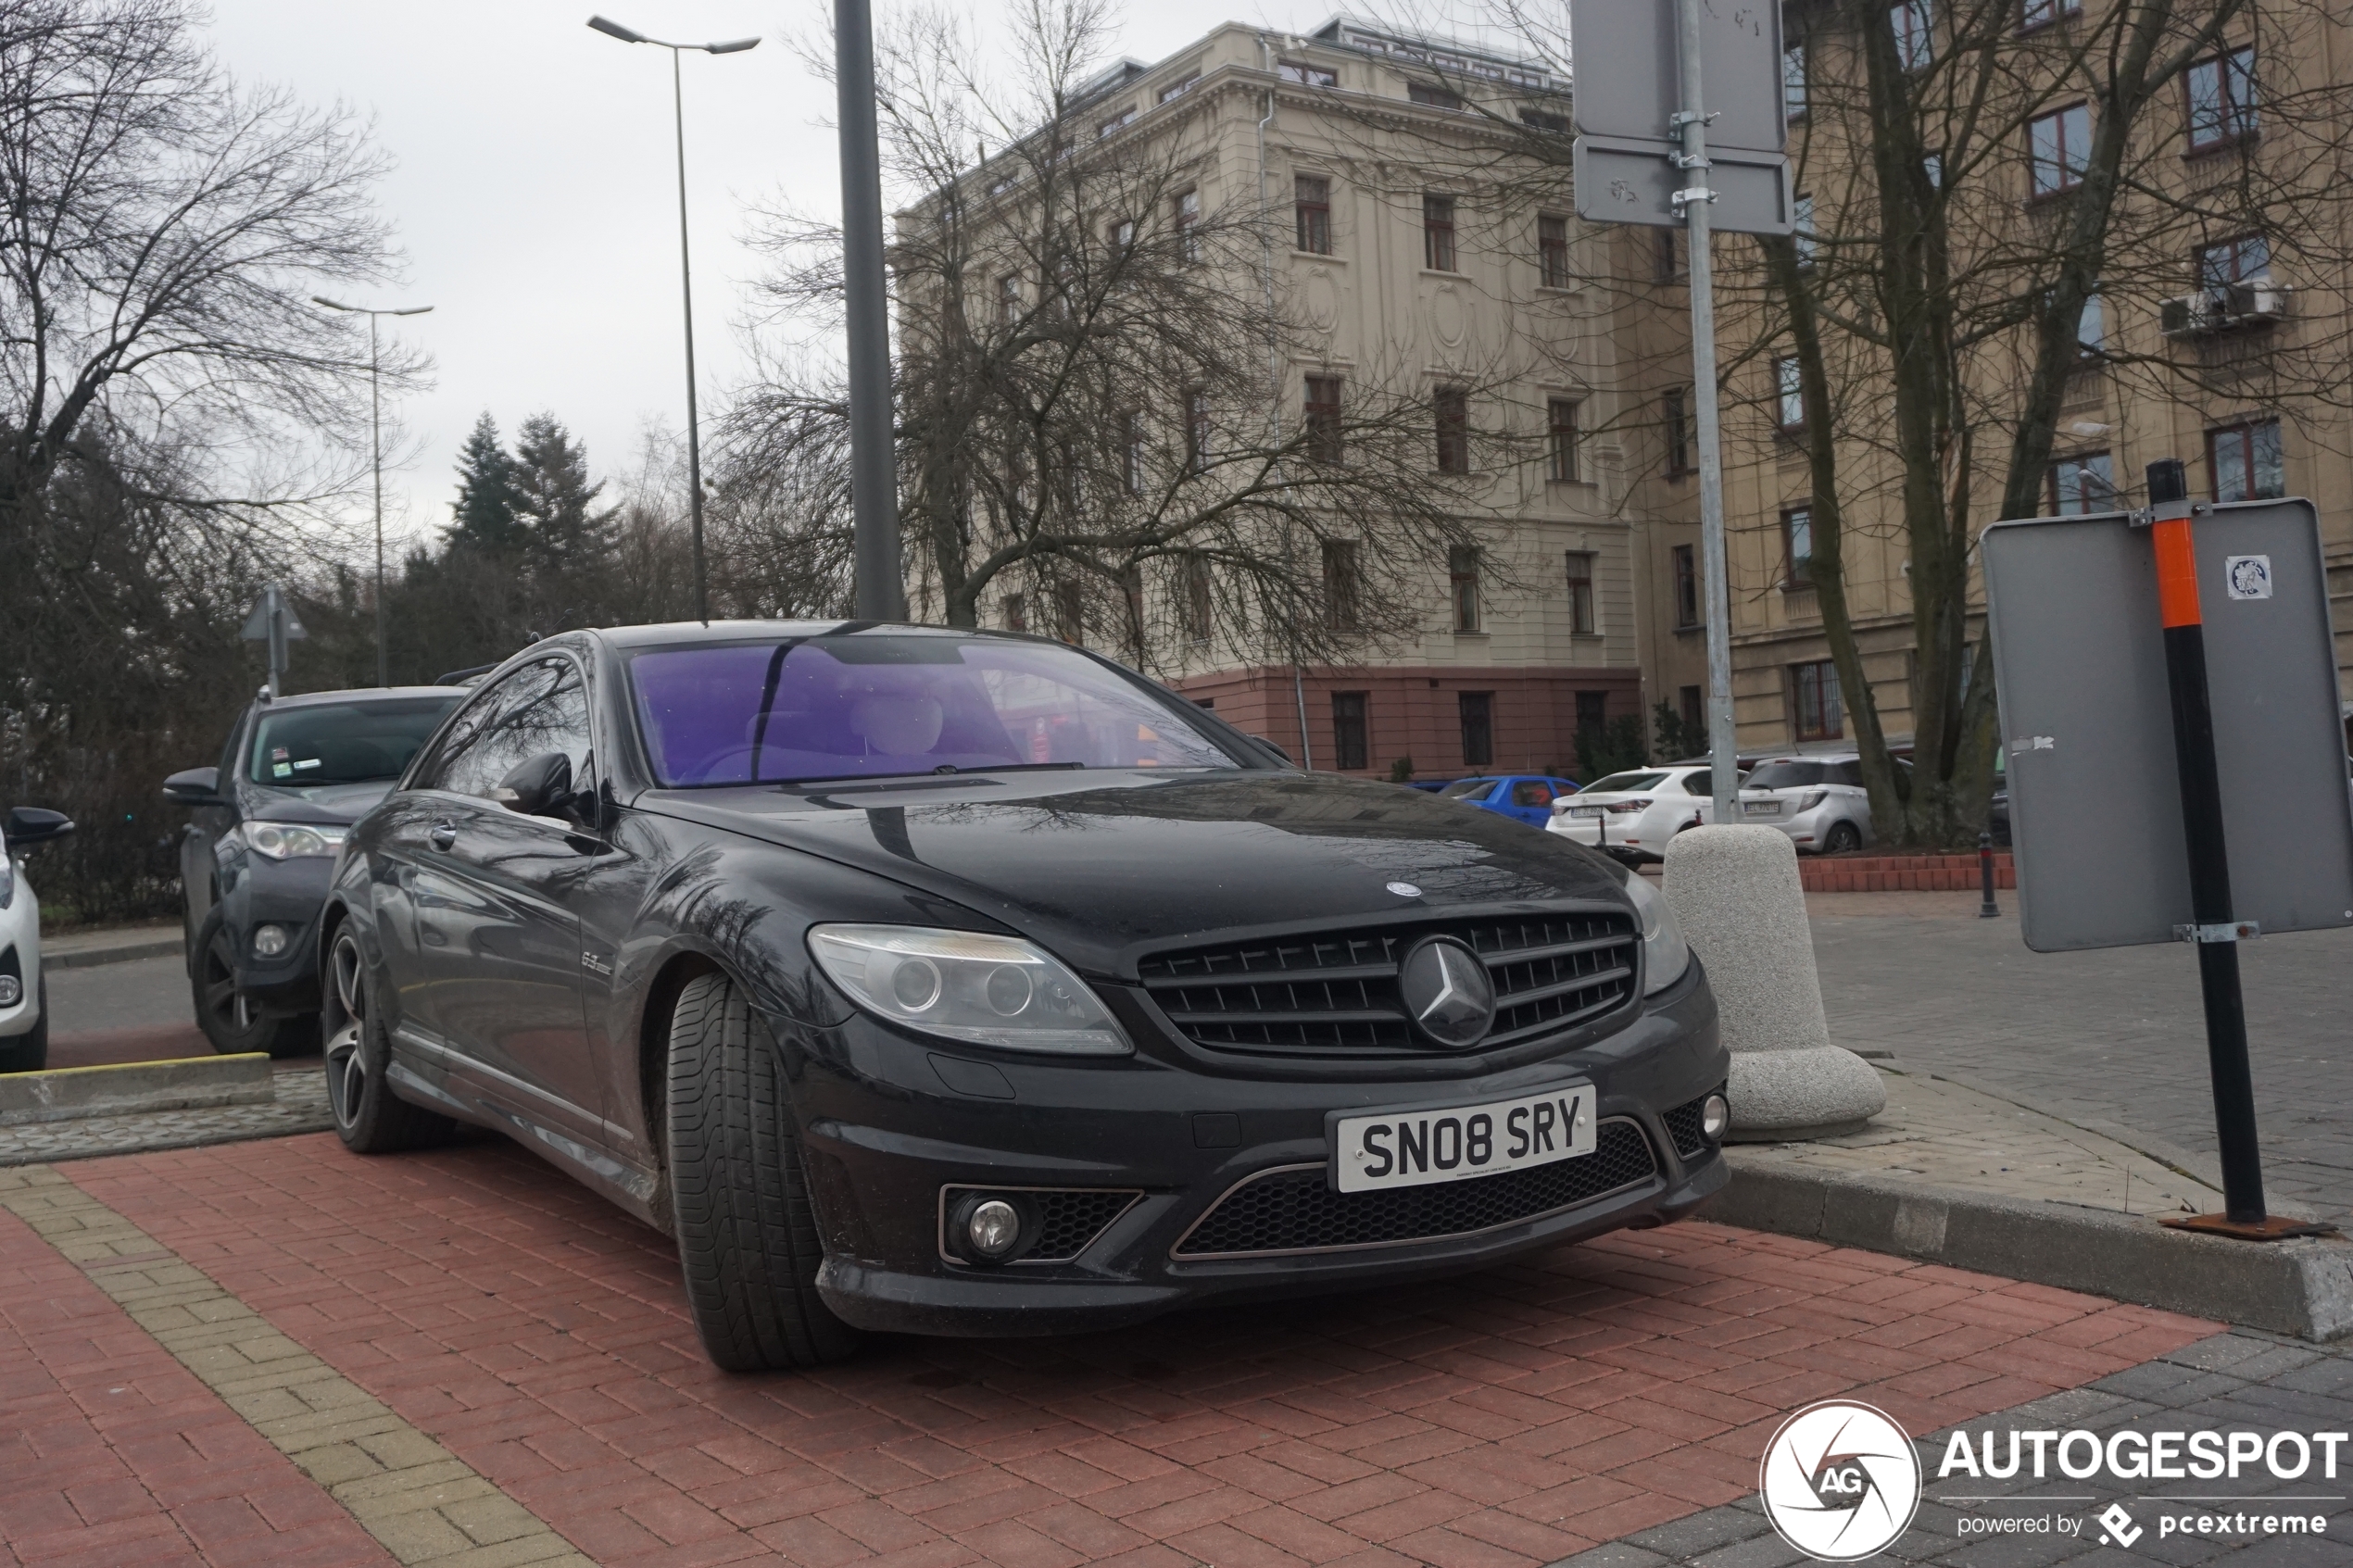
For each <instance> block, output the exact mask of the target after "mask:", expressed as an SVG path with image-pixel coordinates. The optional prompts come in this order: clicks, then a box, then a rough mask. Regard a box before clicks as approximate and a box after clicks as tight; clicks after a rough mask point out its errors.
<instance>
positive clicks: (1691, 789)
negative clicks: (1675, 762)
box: [1683, 772, 1716, 796]
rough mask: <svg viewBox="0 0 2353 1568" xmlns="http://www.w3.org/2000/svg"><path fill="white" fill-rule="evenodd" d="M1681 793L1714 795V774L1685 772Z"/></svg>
mask: <svg viewBox="0 0 2353 1568" xmlns="http://www.w3.org/2000/svg"><path fill="white" fill-rule="evenodd" d="M1683 793H1684V794H1685V795H1706V796H1712V795H1714V794H1715V793H1716V775H1715V774H1714V773H1710V772H1697V773H1685V774H1684V775H1683Z"/></svg>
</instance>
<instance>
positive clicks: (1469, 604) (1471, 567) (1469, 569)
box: [1446, 545, 1478, 632]
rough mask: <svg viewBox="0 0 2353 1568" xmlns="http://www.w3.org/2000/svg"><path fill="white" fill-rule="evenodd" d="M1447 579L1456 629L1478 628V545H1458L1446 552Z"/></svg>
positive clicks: (1466, 630)
mask: <svg viewBox="0 0 2353 1568" xmlns="http://www.w3.org/2000/svg"><path fill="white" fill-rule="evenodd" d="M1446 581H1447V586H1448V589H1449V591H1450V593H1451V594H1452V596H1453V604H1454V630H1455V631H1457V632H1476V631H1478V546H1476V545H1457V546H1454V547H1453V549H1451V550H1449V551H1447V552H1446Z"/></svg>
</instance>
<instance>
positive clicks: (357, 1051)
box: [325, 931, 368, 1127]
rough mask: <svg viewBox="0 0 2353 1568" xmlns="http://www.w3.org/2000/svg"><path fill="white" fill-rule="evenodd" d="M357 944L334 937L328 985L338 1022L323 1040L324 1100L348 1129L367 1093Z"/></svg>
mask: <svg viewBox="0 0 2353 1568" xmlns="http://www.w3.org/2000/svg"><path fill="white" fill-rule="evenodd" d="M359 965H360V958H359V943H358V942H357V941H356V940H354V939H353V937H352V935H351V934H350V933H349V932H348V931H346V932H343V933H341V934H340V935H337V936H336V938H335V947H334V952H333V954H332V955H331V956H330V957H329V960H328V968H329V970H330V971H331V974H330V977H329V979H330V984H331V985H333V999H334V1004H335V1007H336V1010H338V1011H339V1012H340V1013H341V1015H342V1022H341V1024H340V1026H339V1027H337V1028H336V1029H335V1030H334V1031H333V1033H332V1034H331V1035H328V1037H327V1045H326V1051H325V1055H326V1066H327V1101H328V1104H329V1105H330V1106H332V1107H333V1110H334V1113H335V1122H336V1124H337V1125H339V1126H344V1127H348V1126H350V1125H351V1124H352V1123H353V1122H354V1121H355V1120H356V1119H357V1118H358V1117H359V1108H360V1106H361V1104H362V1103H363V1102H364V1101H365V1100H366V1098H367V1091H368V1053H367V1050H366V1048H365V1041H364V1036H365V1035H366V1032H367V1027H368V988H367V983H366V981H365V980H364V979H363V978H362V977H361V975H360V972H359Z"/></svg>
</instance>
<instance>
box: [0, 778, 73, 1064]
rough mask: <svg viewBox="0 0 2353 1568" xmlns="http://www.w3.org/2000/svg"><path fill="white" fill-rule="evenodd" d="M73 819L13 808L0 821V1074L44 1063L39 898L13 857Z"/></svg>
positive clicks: (69, 827)
mask: <svg viewBox="0 0 2353 1568" xmlns="http://www.w3.org/2000/svg"><path fill="white" fill-rule="evenodd" d="M72 831H73V823H72V822H69V821H68V820H67V819H66V818H65V816H64V815H63V814H62V813H60V812H57V811H44V810H42V809H40V808H38V807H34V806H19V807H18V808H17V809H14V810H13V811H10V812H9V813H8V815H7V819H6V822H0V839H5V840H6V848H5V850H0V1073H38V1072H39V1071H41V1069H43V1068H44V1067H46V1066H47V1065H48V1064H49V995H48V992H47V990H46V989H45V988H44V986H43V985H42V984H41V900H40V899H39V898H37V897H33V892H32V887H31V884H29V883H27V882H26V881H25V876H24V866H23V864H22V862H21V861H19V859H18V858H17V857H18V856H19V854H20V853H21V852H23V851H24V850H26V849H29V848H31V847H32V846H33V845H36V844H46V843H48V842H49V841H50V840H52V839H57V838H63V837H64V836H65V835H66V834H69V833H71V832H72Z"/></svg>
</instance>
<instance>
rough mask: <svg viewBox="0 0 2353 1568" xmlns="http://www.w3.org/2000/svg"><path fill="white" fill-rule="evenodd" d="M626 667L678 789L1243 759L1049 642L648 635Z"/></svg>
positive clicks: (657, 752)
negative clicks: (671, 644)
mask: <svg viewBox="0 0 2353 1568" xmlns="http://www.w3.org/2000/svg"><path fill="white" fill-rule="evenodd" d="M629 671H630V677H631V683H632V684H633V685H634V686H635V693H636V703H637V722H638V726H639V728H640V729H641V730H642V731H643V732H644V734H645V738H646V751H647V753H648V756H649V757H650V759H652V762H653V767H654V773H655V776H656V777H658V778H659V779H661V782H662V784H664V785H665V786H666V787H669V788H673V789H674V788H682V787H687V786H692V785H698V784H754V783H758V784H791V783H795V782H799V781H813V780H819V779H847V778H880V777H888V776H891V775H894V774H906V773H949V772H963V771H969V770H972V769H987V768H1022V767H1050V768H1051V767H1067V768H1232V767H1236V766H1239V764H1238V763H1236V762H1235V761H1234V759H1232V758H1230V757H1228V756H1227V754H1226V753H1225V752H1224V751H1222V750H1220V749H1218V747H1217V746H1215V745H1214V744H1213V743H1212V742H1211V741H1210V740H1209V739H1208V737H1206V736H1205V735H1203V734H1202V733H1201V732H1200V731H1198V730H1196V729H1194V728H1193V727H1192V726H1191V725H1189V724H1188V723H1187V722H1186V721H1184V720H1183V719H1182V718H1181V717H1179V716H1178V715H1177V714H1176V712H1175V711H1174V710H1172V709H1169V708H1167V707H1165V706H1164V705H1162V704H1160V703H1156V702H1154V701H1152V699H1151V697H1150V696H1147V695H1146V694H1145V693H1143V692H1140V691H1139V690H1137V689H1136V688H1135V686H1133V685H1131V684H1128V683H1127V682H1126V681H1123V680H1121V679H1120V678H1119V677H1118V676H1117V675H1116V674H1114V672H1113V671H1109V670H1106V669H1104V668H1103V667H1102V666H1101V665H1100V664H1097V663H1096V662H1095V661H1094V660H1093V659H1088V658H1086V657H1085V656H1083V655H1081V654H1078V653H1076V652H1074V651H1072V650H1071V649H1069V648H1064V647H1058V646H1052V645H1051V644H1040V643H1016V642H1000V641H997V640H995V639H993V638H984V637H975V638H972V639H969V640H965V639H959V638H951V637H893V636H871V635H869V636H854V637H810V638H804V639H799V640H796V641H793V642H786V643H737V644H731V645H726V646H696V647H680V648H648V649H647V650H645V651H644V652H642V653H638V654H635V655H634V656H632V657H631V659H630V660H629Z"/></svg>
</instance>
